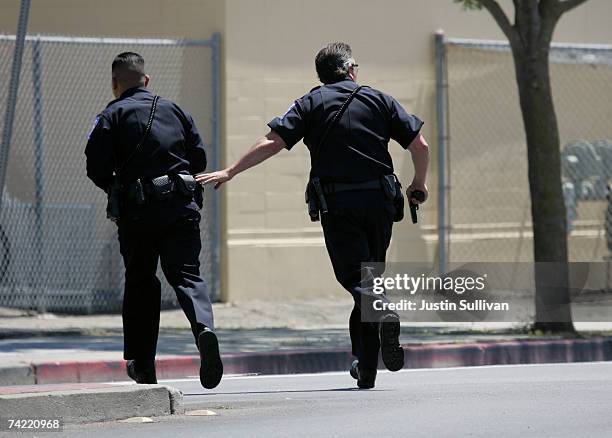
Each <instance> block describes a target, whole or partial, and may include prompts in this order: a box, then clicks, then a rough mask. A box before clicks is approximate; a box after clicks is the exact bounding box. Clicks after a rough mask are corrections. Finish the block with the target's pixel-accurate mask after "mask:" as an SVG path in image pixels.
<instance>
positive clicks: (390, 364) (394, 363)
mask: <svg viewBox="0 0 612 438" xmlns="http://www.w3.org/2000/svg"><path fill="white" fill-rule="evenodd" d="M399 335H400V323H399V318H398V317H397V316H395V315H391V316H385V317H384V318H382V320H381V322H380V350H381V353H382V360H383V363H384V364H385V367H387V369H388V370H389V371H399V370H401V369H402V368H404V349H403V348H402V347H401V345H400V343H399Z"/></svg>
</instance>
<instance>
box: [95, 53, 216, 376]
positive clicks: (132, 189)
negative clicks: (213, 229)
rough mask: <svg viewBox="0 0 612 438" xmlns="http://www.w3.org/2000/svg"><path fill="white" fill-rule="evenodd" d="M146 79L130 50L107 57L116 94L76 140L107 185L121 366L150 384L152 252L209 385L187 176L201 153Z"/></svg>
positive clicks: (155, 282) (193, 195)
mask: <svg viewBox="0 0 612 438" xmlns="http://www.w3.org/2000/svg"><path fill="white" fill-rule="evenodd" d="M148 83H149V76H148V75H146V74H145V71H144V60H143V58H142V57H141V56H140V55H138V54H137V53H132V52H125V53H121V54H119V55H118V56H117V57H116V58H115V59H114V61H113V64H112V89H113V94H114V96H115V98H116V100H113V101H112V102H110V103H109V104H108V106H107V107H106V109H105V110H104V111H102V113H100V114H99V115H98V116H97V118H96V122H95V125H94V127H93V129H92V131H91V133H90V135H89V140H88V143H87V147H86V149H85V155H86V156H87V176H88V177H89V178H90V179H91V180H92V181H93V182H94V183H95V184H96V185H97V186H98V187H100V188H101V189H102V190H104V191H105V192H106V193H107V194H108V197H109V204H108V207H107V215H108V217H109V218H111V219H112V220H113V221H115V222H116V223H117V225H118V230H119V244H120V249H121V255H122V256H123V261H124V264H125V293H124V297H123V331H124V359H126V360H127V373H128V375H129V376H130V377H131V378H132V379H134V380H135V381H136V382H137V383H157V377H156V374H155V352H156V348H157V336H158V331H159V312H160V301H161V283H160V282H159V279H158V278H157V276H156V271H157V265H158V262H159V261H161V267H162V270H163V272H164V275H165V277H166V279H167V280H168V283H170V285H171V286H172V287H173V288H174V290H175V292H176V296H177V298H178V302H179V303H180V305H181V307H182V309H183V311H184V312H185V315H186V316H187V318H188V319H189V323H190V325H191V329H192V331H193V335H194V337H195V341H196V346H197V347H198V349H199V351H200V357H201V366H200V381H201V383H202V386H204V387H205V388H214V387H215V386H217V385H218V384H219V382H220V381H221V377H222V375H223V364H222V362H221V358H220V355H219V345H218V342H217V337H216V335H215V333H214V332H213V330H214V322H213V313H212V305H211V302H210V298H209V296H208V292H207V288H206V285H205V284H204V281H203V279H202V277H201V276H200V269H199V266H200V262H199V254H200V249H201V246H202V244H201V240H200V229H199V223H200V213H199V209H200V208H202V190H201V186H199V185H198V184H197V183H196V182H195V179H194V177H193V176H192V175H193V174H195V173H198V172H202V171H204V170H205V169H206V153H205V151H204V145H203V143H202V139H201V138H200V135H199V133H198V130H197V129H196V127H195V124H194V121H193V119H192V117H191V115H189V114H188V113H187V112H185V111H183V110H182V109H181V108H180V107H179V106H178V105H176V104H175V103H173V102H171V101H169V100H167V99H164V98H162V97H159V96H156V95H153V94H152V93H150V92H149V91H148V90H147V85H148Z"/></svg>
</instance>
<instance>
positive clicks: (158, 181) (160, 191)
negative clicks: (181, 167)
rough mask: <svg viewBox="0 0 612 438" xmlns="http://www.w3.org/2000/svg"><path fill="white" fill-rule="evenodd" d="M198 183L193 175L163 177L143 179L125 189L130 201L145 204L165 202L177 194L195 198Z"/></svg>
mask: <svg viewBox="0 0 612 438" xmlns="http://www.w3.org/2000/svg"><path fill="white" fill-rule="evenodd" d="M196 185H197V182H196V181H195V178H194V177H193V176H191V175H183V174H178V175H162V176H159V177H157V178H148V179H146V178H141V179H137V180H136V181H134V182H132V183H130V184H128V185H127V186H126V187H125V194H126V196H127V198H128V199H130V200H134V201H136V202H137V203H139V204H143V203H145V202H147V201H149V200H164V199H169V198H171V197H173V196H174V195H175V194H181V195H185V196H193V193H194V190H195V187H196Z"/></svg>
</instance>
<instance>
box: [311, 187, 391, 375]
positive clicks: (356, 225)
mask: <svg viewBox="0 0 612 438" xmlns="http://www.w3.org/2000/svg"><path fill="white" fill-rule="evenodd" d="M326 201H327V205H328V210H329V211H328V213H326V214H323V215H322V217H321V224H322V226H323V234H324V236H325V245H326V247H327V251H328V253H329V257H330V258H331V262H332V265H333V268H334V273H335V275H336V279H337V280H338V282H340V284H341V285H342V286H343V287H344V288H345V289H346V290H347V291H348V292H350V293H351V295H352V296H353V299H354V301H355V305H354V307H353V311H352V312H351V316H350V319H349V330H350V335H351V344H352V350H353V355H354V356H356V357H357V358H358V359H359V363H360V365H361V366H363V367H365V368H376V367H377V365H378V352H379V349H380V340H379V323H378V322H367V321H364V322H362V311H361V308H362V306H371V305H372V300H373V299H374V298H380V297H377V296H376V295H375V294H374V293H373V281H372V280H373V276H378V275H382V273H383V272H376V271H375V270H376V269H377V268H373V267H370V266H368V262H373V263H378V262H382V263H384V262H385V259H386V253H387V249H388V247H389V242H390V241H391V231H392V227H393V215H394V213H395V210H394V207H393V204H392V203H391V202H390V201H389V200H388V199H387V198H386V197H385V195H384V194H383V192H382V191H381V190H367V191H366V190H363V191H352V192H341V193H336V194H334V195H328V196H326ZM378 266H380V265H378ZM378 269H380V268H378ZM384 301H386V299H385V300H384ZM364 310H365V311H364V314H369V315H371V314H372V312H371V308H370V310H369V311H368V309H364ZM365 319H366V320H367V319H369V318H365Z"/></svg>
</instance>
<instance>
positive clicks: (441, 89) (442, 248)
mask: <svg viewBox="0 0 612 438" xmlns="http://www.w3.org/2000/svg"><path fill="white" fill-rule="evenodd" d="M445 72H446V52H445V48H444V32H443V31H441V30H440V31H438V32H436V115H437V126H438V133H437V137H438V270H439V273H440V274H444V273H445V272H446V267H447V253H446V239H447V236H446V231H447V226H448V224H447V223H446V87H447V83H446V74H445Z"/></svg>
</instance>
